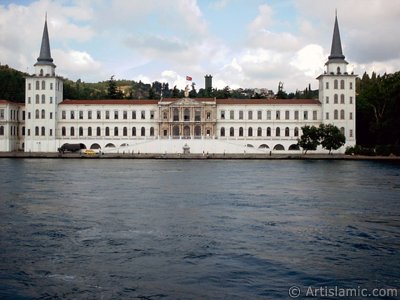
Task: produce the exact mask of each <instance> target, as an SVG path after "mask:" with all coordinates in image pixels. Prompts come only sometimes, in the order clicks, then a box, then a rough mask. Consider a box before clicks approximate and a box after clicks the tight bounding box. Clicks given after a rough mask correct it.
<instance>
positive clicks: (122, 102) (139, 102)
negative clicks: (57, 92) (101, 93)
mask: <svg viewBox="0 0 400 300" xmlns="http://www.w3.org/2000/svg"><path fill="white" fill-rule="evenodd" d="M158 102H159V100H128V99H105V100H69V99H65V100H64V101H63V102H61V103H60V104H63V105H76V104H81V105H149V104H158Z"/></svg>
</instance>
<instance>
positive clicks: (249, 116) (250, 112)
mask: <svg viewBox="0 0 400 300" xmlns="http://www.w3.org/2000/svg"><path fill="white" fill-rule="evenodd" d="M247 116H248V118H247V119H248V120H253V111H251V110H249V111H248V113H247Z"/></svg>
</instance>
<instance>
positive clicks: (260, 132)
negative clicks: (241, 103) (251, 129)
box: [257, 127, 262, 136]
mask: <svg viewBox="0 0 400 300" xmlns="http://www.w3.org/2000/svg"><path fill="white" fill-rule="evenodd" d="M257 136H262V129H261V127H258V128H257Z"/></svg>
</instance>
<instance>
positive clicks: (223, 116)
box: [221, 110, 225, 120]
mask: <svg viewBox="0 0 400 300" xmlns="http://www.w3.org/2000/svg"><path fill="white" fill-rule="evenodd" d="M221 120H225V111H224V110H221Z"/></svg>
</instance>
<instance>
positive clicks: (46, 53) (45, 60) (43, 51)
mask: <svg viewBox="0 0 400 300" xmlns="http://www.w3.org/2000/svg"><path fill="white" fill-rule="evenodd" d="M36 65H50V66H53V67H55V66H56V65H55V64H53V59H52V58H51V52H50V41H49V32H48V31H47V19H46V21H45V22H44V29H43V36H42V45H41V46H40V54H39V57H38V58H37V63H36V64H35V66H36Z"/></svg>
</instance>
